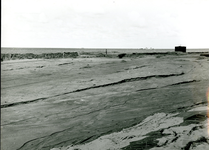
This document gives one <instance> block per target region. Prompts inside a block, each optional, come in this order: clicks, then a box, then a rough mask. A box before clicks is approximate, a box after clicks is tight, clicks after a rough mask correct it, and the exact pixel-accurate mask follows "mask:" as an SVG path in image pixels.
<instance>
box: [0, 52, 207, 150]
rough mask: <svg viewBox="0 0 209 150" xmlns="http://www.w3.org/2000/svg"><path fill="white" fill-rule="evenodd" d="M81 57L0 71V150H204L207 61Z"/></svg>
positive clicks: (12, 64)
mask: <svg viewBox="0 0 209 150" xmlns="http://www.w3.org/2000/svg"><path fill="white" fill-rule="evenodd" d="M82 51H85V52H89V55H88V53H85V55H82V53H81V54H79V57H77V58H68V59H30V60H25V59H23V60H9V61H3V62H2V63H1V149H3V150H11V149H20V150H28V149H30V150H37V149H41V150H50V149H52V150H61V149H62V150H67V149H68V150H70V149H82V150H83V149H95V150H96V149H205V148H207V147H208V146H209V138H208V134H207V126H208V124H207V119H208V118H207V97H206V93H207V89H208V87H209V58H208V57H205V56H200V54H197V53H189V54H188V53H169V54H154V55H148V54H146V55H127V57H126V56H125V57H123V58H122V59H119V58H118V57H117V55H118V54H119V53H122V52H126V53H132V51H128V50H126V51H125V50H124V51H118V50H113V51H111V52H110V51H108V54H109V56H108V57H99V58H98V57H94V55H91V54H90V51H87V50H81V51H80V52H82ZM95 51H96V50H95ZM95 51H94V52H95ZM101 52H102V53H104V54H105V49H104V50H101V51H99V52H98V53H101ZM110 56H112V57H110ZM185 139H186V140H185Z"/></svg>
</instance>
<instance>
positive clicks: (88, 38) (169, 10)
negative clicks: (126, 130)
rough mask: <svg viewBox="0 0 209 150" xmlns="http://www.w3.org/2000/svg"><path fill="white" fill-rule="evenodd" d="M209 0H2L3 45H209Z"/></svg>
mask: <svg viewBox="0 0 209 150" xmlns="http://www.w3.org/2000/svg"><path fill="white" fill-rule="evenodd" d="M208 18H209V0H2V25H1V28H2V40H1V42H2V43H1V45H2V47H57V48H59V47H60V48H61V47H62V48H65V47H66V48H145V47H148V48H150V47H152V48H174V46H176V45H185V46H187V47H188V48H209V42H208V41H209V19H208Z"/></svg>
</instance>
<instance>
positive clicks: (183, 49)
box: [175, 46, 186, 52]
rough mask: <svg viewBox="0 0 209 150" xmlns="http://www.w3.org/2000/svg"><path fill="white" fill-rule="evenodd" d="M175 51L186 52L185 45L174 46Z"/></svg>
mask: <svg viewBox="0 0 209 150" xmlns="http://www.w3.org/2000/svg"><path fill="white" fill-rule="evenodd" d="M175 52H186V46H176V47H175Z"/></svg>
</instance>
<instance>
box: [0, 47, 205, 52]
mask: <svg viewBox="0 0 209 150" xmlns="http://www.w3.org/2000/svg"><path fill="white" fill-rule="evenodd" d="M106 50H107V52H118V53H150V52H151V53H153V52H174V51H175V50H174V48H173V49H153V48H147V49H146V48H20V47H1V54H2V53H7V54H8V53H10V54H11V53H13V54H14V53H20V54H25V53H34V54H40V53H58V52H61V53H63V52H83V51H88V52H91V51H92V52H95V51H98V52H105V51H106ZM187 52H189V53H190V52H195V53H196V52H199V53H201V52H209V48H204V49H187Z"/></svg>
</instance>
